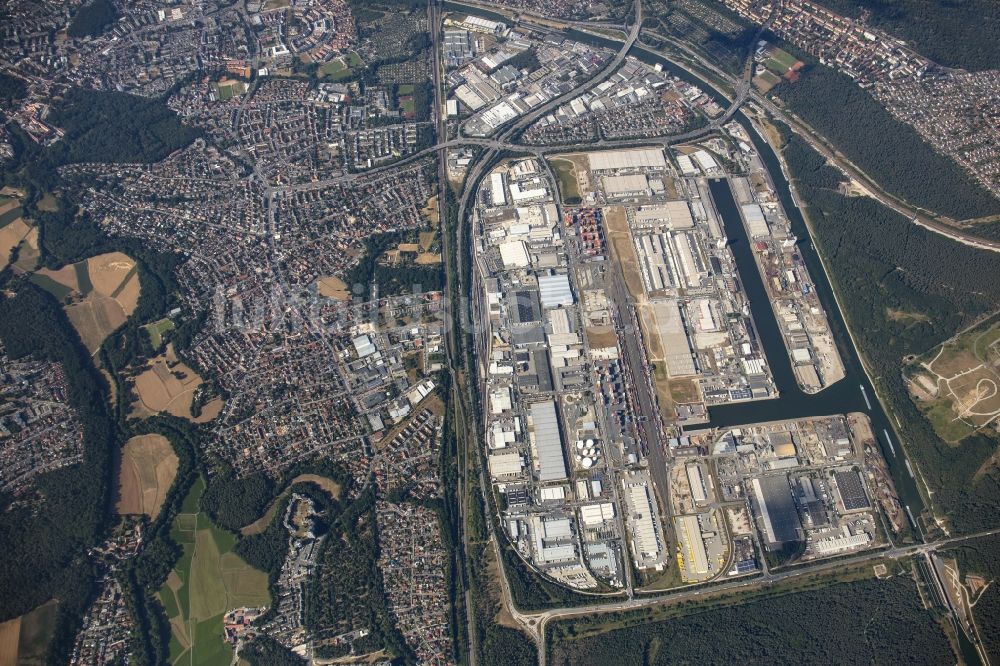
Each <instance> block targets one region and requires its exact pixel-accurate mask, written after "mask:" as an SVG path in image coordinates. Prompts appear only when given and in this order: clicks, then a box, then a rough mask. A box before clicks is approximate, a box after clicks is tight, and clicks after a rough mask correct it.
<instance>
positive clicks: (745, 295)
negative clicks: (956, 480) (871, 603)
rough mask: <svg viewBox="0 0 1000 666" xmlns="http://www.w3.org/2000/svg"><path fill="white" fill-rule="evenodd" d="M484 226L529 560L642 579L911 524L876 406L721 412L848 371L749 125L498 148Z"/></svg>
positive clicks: (733, 572)
mask: <svg viewBox="0 0 1000 666" xmlns="http://www.w3.org/2000/svg"><path fill="white" fill-rule="evenodd" d="M472 229H473V256H474V269H473V280H474V300H473V312H474V317H475V318H476V319H477V323H479V326H478V327H477V339H476V352H477V356H478V359H479V368H478V378H479V381H480V389H481V390H480V395H481V398H482V410H483V413H484V414H485V419H484V420H485V433H484V438H483V442H484V443H485V449H486V451H485V453H486V462H487V471H488V474H489V477H490V481H491V486H492V489H493V491H494V497H495V498H496V500H497V501H496V506H497V507H498V512H499V516H498V519H499V524H500V525H501V526H502V528H503V531H504V532H505V534H506V538H507V539H508V540H509V543H510V544H511V545H512V546H513V548H514V549H515V550H516V552H517V554H518V555H519V556H520V558H521V559H523V560H524V561H525V562H526V563H527V564H528V565H529V566H531V567H532V568H534V569H535V570H537V571H538V572H541V573H542V574H543V575H545V576H546V577H548V578H550V579H552V580H554V581H557V582H559V583H561V584H563V585H565V586H568V587H571V588H574V589H577V590H583V591H589V592H592V593H614V592H616V591H617V592H621V591H624V592H626V593H627V594H628V595H629V596H631V595H633V594H638V593H644V592H646V593H649V592H655V591H660V590H665V589H670V588H675V587H679V586H683V585H689V584H702V583H706V582H709V581H715V580H720V579H732V578H737V577H751V576H755V575H760V574H766V573H767V571H768V570H769V568H773V567H781V566H786V565H794V564H796V563H803V562H809V561H815V560H817V559H821V558H828V557H836V556H841V555H844V554H849V553H855V552H858V551H862V550H866V549H873V548H879V547H882V546H886V545H887V544H890V543H891V542H892V538H893V534H894V533H895V532H897V531H899V530H900V529H902V528H904V527H905V523H904V522H903V518H902V510H901V504H900V502H899V500H898V498H897V496H896V492H895V489H894V487H893V484H892V481H891V480H890V478H889V476H888V475H887V473H886V466H885V461H884V460H883V458H882V453H881V449H880V444H879V442H878V441H877V440H876V438H875V437H874V436H873V435H872V433H873V427H872V424H871V422H870V420H869V418H868V416H867V415H866V414H864V413H860V412H855V413H851V414H846V413H845V414H832V415H825V416H808V417H803V418H780V419H776V420H770V419H764V418H761V419H752V418H751V419H748V420H747V421H746V422H740V423H733V422H731V419H732V417H728V416H727V417H724V418H723V419H720V420H719V422H716V419H715V418H714V417H715V413H716V409H719V408H721V409H732V408H734V407H737V406H739V405H740V404H741V403H751V402H752V403H753V404H760V405H766V404H767V403H768V401H776V402H778V403H779V404H780V401H781V400H782V398H784V397H785V396H784V395H783V392H787V393H789V395H790V397H791V398H792V399H795V398H796V397H803V396H805V397H814V396H815V397H817V398H818V397H819V396H820V395H821V394H822V391H823V390H824V389H826V388H827V387H831V386H833V385H834V384H836V383H837V382H840V381H841V380H843V379H844V378H845V376H846V373H845V366H844V362H843V360H842V358H841V355H840V352H839V351H838V348H837V345H836V343H835V341H834V338H833V335H832V332H831V326H830V322H829V321H828V319H827V314H826V312H825V311H824V308H823V306H822V304H821V303H820V300H819V298H818V295H817V293H816V290H815V288H814V283H813V282H812V278H811V277H810V273H809V270H808V268H807V266H806V263H805V261H804V258H803V257H802V256H801V253H800V251H799V248H798V245H797V242H796V241H797V239H796V237H795V235H794V233H793V231H792V223H791V222H790V220H789V219H788V217H787V216H786V213H785V211H784V210H783V207H782V205H781V203H780V201H779V199H778V197H777V195H776V193H775V189H774V185H773V184H772V181H771V179H770V176H769V174H768V170H767V168H766V167H765V165H764V164H763V163H762V162H761V160H760V159H759V157H758V154H757V152H756V150H755V148H754V146H753V142H752V140H751V138H750V137H749V136H748V135H747V130H746V129H745V128H744V127H743V126H742V125H740V124H738V123H735V122H731V123H728V124H726V125H725V126H724V127H723V128H721V129H720V131H719V132H716V133H712V134H711V135H709V136H708V137H707V138H705V139H702V140H701V141H698V142H696V143H691V144H682V145H675V146H670V147H664V146H662V145H655V144H654V145H650V146H640V147H634V148H624V149H616V150H603V151H593V152H577V153H566V154H558V155H550V156H547V157H541V156H532V157H519V158H508V159H505V160H501V161H500V162H499V163H497V164H496V166H494V167H493V169H492V170H491V171H489V172H488V173H486V174H484V176H483V178H482V180H481V181H480V183H479V186H478V190H477V191H476V193H475V198H474V211H473V227H472ZM739 242H742V243H743V244H744V245H743V247H742V248H738V247H737V245H736V243H739ZM737 251H742V252H744V253H745V256H744V258H743V262H742V263H741V262H740V261H739V260H738V257H737ZM751 255H752V259H751V258H750V257H751ZM747 273H750V274H747ZM748 283H752V284H754V285H757V288H756V289H750V288H748V286H747V285H748ZM755 292H756V293H757V294H766V297H765V300H767V301H768V302H767V303H758V302H751V298H752V297H751V294H753V293H755ZM756 298H757V300H760V298H759V296H757V297H756ZM762 313H763V314H762ZM762 316H763V317H764V318H770V320H771V321H769V322H767V325H766V326H759V325H758V324H759V323H760V322H758V321H757V319H758V318H761V317H762ZM762 331H763V332H762ZM765 334H771V335H772V336H773V337H775V338H776V340H765V339H763V338H762V336H763V335H765ZM776 343H777V345H778V349H779V350H781V351H782V352H783V353H784V354H785V356H786V357H785V358H780V359H776V358H775V357H774V352H773V350H774V345H775V344H776ZM768 345H771V346H770V348H769V347H768ZM769 349H770V351H771V353H770V354H769V353H768V350H769ZM772 365H778V366H780V368H781V373H782V376H783V377H784V376H785V375H787V377H793V378H794V379H792V380H791V381H788V379H787V378H785V379H783V380H782V381H779V380H778V379H776V373H775V371H774V369H773V368H772ZM783 382H784V383H783ZM866 399H867V398H866ZM747 406H749V405H747ZM774 411H775V410H770V411H768V412H767V413H774ZM777 411H778V412H780V411H781V410H780V408H779V409H777ZM722 421H730V422H722ZM880 508H881V509H882V510H883V511H884V513H883V512H880V510H879V509H880Z"/></svg>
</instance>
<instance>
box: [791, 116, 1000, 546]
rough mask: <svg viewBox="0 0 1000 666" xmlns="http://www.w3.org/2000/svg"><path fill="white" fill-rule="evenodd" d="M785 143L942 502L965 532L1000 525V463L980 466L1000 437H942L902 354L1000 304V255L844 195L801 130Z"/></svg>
mask: <svg viewBox="0 0 1000 666" xmlns="http://www.w3.org/2000/svg"><path fill="white" fill-rule="evenodd" d="M785 131H786V136H787V135H788V134H787V133H788V131H787V128H786V130H785ZM783 152H784V157H785V160H786V161H787V163H788V166H789V169H790V171H791V173H792V175H793V176H794V178H795V184H796V187H797V189H798V191H799V194H800V195H801V198H802V199H803V200H804V201H805V202H807V204H808V206H807V208H806V211H807V213H808V215H809V218H810V220H811V223H812V229H813V232H814V238H815V240H816V242H817V246H818V249H819V250H820V251H821V253H822V254H823V256H824V258H825V259H826V261H827V266H828V268H829V269H830V271H831V278H832V281H833V284H834V287H835V289H836V290H837V292H838V293H839V294H841V295H842V299H841V302H842V304H843V306H844V309H845V315H846V317H847V320H848V323H849V324H850V326H851V330H852V331H853V332H854V335H855V337H856V338H857V340H858V345H859V347H860V348H861V352H862V355H863V356H864V357H865V358H866V360H867V362H868V364H869V366H870V368H871V370H872V375H873V376H875V377H876V384H877V385H878V388H879V390H880V395H882V396H883V397H884V398H885V399H886V400H887V402H888V405H889V407H890V411H892V412H895V414H896V416H897V417H898V419H894V420H895V421H896V422H898V423H899V428H900V435H901V437H902V439H903V441H904V443H905V444H906V446H907V452H908V453H909V454H910V455H911V457H912V458H913V460H914V462H915V463H916V466H917V467H918V468H919V470H920V472H921V474H922V475H923V477H924V479H925V480H926V481H927V484H928V485H929V486H930V489H931V491H932V492H933V493H934V503H935V506H936V508H937V509H938V510H939V511H943V512H945V513H947V514H948V517H949V519H950V522H951V526H952V528H954V529H955V530H958V531H974V530H978V529H984V528H987V527H995V526H996V525H997V524H998V523H1000V470H997V468H996V467H995V466H991V467H988V468H987V469H986V470H985V471H984V473H982V474H978V475H977V470H979V468H980V466H981V465H982V464H983V463H984V462H985V461H986V460H987V458H989V457H990V456H991V455H992V454H993V452H994V451H995V449H996V446H997V444H996V442H995V441H994V440H993V439H991V438H988V437H986V436H982V435H978V436H973V437H970V438H967V439H965V440H964V441H963V442H962V443H961V444H960V445H959V446H948V445H946V444H945V443H943V442H942V441H941V440H940V439H939V438H938V437H937V436H936V435H935V433H934V431H933V429H932V427H931V425H930V423H928V422H927V420H926V419H925V418H924V417H923V416H922V415H921V414H920V412H919V411H918V410H917V408H916V407H915V406H914V405H913V403H912V402H911V401H910V399H909V396H908V394H907V392H906V388H905V385H904V384H903V378H902V360H903V358H904V357H905V356H908V355H911V354H920V353H923V352H925V351H927V350H928V349H930V348H932V347H934V346H935V345H937V344H939V343H940V342H942V341H944V340H945V339H947V338H948V337H950V336H951V335H952V334H954V333H955V332H956V331H957V330H959V329H960V328H961V327H963V326H966V325H968V324H970V323H972V322H973V321H975V320H977V319H978V318H980V317H982V316H984V315H986V314H988V313H991V312H994V311H996V310H997V309H1000V255H997V254H995V253H991V252H985V251H981V250H976V249H974V248H970V247H967V246H965V245H961V244H959V243H955V242H952V241H949V240H947V239H945V238H944V237H942V236H939V235H937V234H934V233H932V232H929V231H926V230H924V229H922V228H920V227H918V226H916V225H914V224H912V223H911V222H910V221H909V220H907V219H905V218H903V217H902V216H900V215H898V214H896V213H894V212H893V211H890V210H889V209H887V208H885V207H883V206H882V205H880V204H878V203H877V202H875V201H874V200H872V199H869V198H866V197H847V196H844V195H842V194H840V193H839V191H838V189H837V188H838V186H839V184H840V181H841V180H842V176H841V175H840V173H839V172H838V171H836V170H835V169H833V168H831V167H829V166H828V165H827V164H826V162H825V160H824V159H823V158H822V157H821V156H820V155H818V154H817V153H816V152H815V151H813V150H812V148H810V147H809V146H808V145H807V144H806V143H805V142H804V141H802V140H801V139H799V138H798V137H796V136H789V137H788V138H787V143H786V145H785V147H784V149H783ZM785 203H786V206H787V205H788V202H787V201H786V202H785ZM799 235H800V236H801V235H802V234H801V233H799ZM811 270H812V269H811ZM974 479H975V480H974Z"/></svg>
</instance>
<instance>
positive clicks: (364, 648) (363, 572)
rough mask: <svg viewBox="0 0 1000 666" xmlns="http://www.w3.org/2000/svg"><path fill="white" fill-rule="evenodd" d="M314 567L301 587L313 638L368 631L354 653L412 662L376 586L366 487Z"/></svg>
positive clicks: (371, 495) (371, 498)
mask: <svg viewBox="0 0 1000 666" xmlns="http://www.w3.org/2000/svg"><path fill="white" fill-rule="evenodd" d="M316 569H317V572H316V575H315V576H313V578H311V579H310V580H309V582H308V584H307V586H306V601H305V623H304V624H305V626H306V627H307V628H308V629H309V630H310V631H312V632H315V636H316V638H317V639H324V638H332V637H333V636H337V635H339V634H342V633H345V632H348V631H353V630H356V629H368V630H369V631H370V632H371V633H369V634H368V635H367V636H365V637H364V638H361V639H359V640H358V641H356V642H355V644H354V647H355V652H357V653H359V654H361V653H366V652H374V651H377V650H380V649H383V648H385V649H387V650H389V651H390V652H391V653H394V654H396V655H397V656H399V657H401V658H402V659H403V661H405V662H407V663H411V662H412V661H413V660H414V657H413V654H412V652H411V650H410V648H409V647H408V646H407V645H406V642H405V641H404V640H403V637H402V636H401V635H400V634H399V632H398V630H397V629H396V626H395V623H394V622H393V620H392V617H391V614H390V612H389V608H388V606H387V604H386V598H385V593H384V591H383V588H382V574H381V572H380V571H379V569H378V536H377V529H376V526H375V490H374V488H373V487H372V486H369V487H368V488H367V489H366V490H364V491H363V492H362V493H361V495H360V497H358V499H356V500H355V501H354V502H353V503H352V504H351V505H350V506H348V507H347V508H346V509H345V510H344V511H343V513H341V515H340V517H339V518H338V519H337V520H336V521H335V522H334V523H333V525H332V526H331V529H330V535H329V536H328V537H327V539H325V540H324V541H323V544H322V546H321V551H320V555H319V561H318V562H317V566H316Z"/></svg>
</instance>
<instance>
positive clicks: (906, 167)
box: [774, 64, 1000, 220]
mask: <svg viewBox="0 0 1000 666" xmlns="http://www.w3.org/2000/svg"><path fill="white" fill-rule="evenodd" d="M774 94H775V95H777V96H778V97H779V98H780V99H781V100H782V101H783V102H784V103H785V105H786V106H787V107H788V108H789V110H791V111H792V112H794V113H795V114H796V115H797V116H799V117H800V118H802V119H803V120H805V121H806V122H807V123H809V125H811V126H812V127H813V128H815V129H816V130H817V131H818V132H819V133H820V134H822V135H823V136H824V137H826V138H827V139H829V140H830V141H831V142H832V143H833V144H834V145H835V146H836V147H837V149H838V150H839V151H840V152H841V153H843V154H844V155H846V156H847V157H848V158H849V159H850V160H851V161H852V162H853V163H854V164H856V165H857V166H858V167H859V168H860V169H861V170H862V171H864V172H865V173H866V174H868V175H869V176H871V177H872V178H873V179H874V180H875V181H876V182H877V183H879V184H880V185H881V186H882V187H884V188H885V189H886V191H887V192H889V193H891V194H894V195H896V196H899V197H900V198H902V199H904V200H906V201H907V202H909V203H911V204H913V205H914V206H919V207H922V208H926V209H928V210H931V211H933V212H935V213H940V214H943V215H947V216H949V217H953V218H955V219H960V220H961V219H967V218H974V217H982V216H985V215H992V214H996V213H998V212H1000V200H998V199H997V198H996V197H994V196H993V195H992V194H990V193H989V192H987V191H986V190H985V189H983V188H982V187H981V186H980V185H978V184H977V183H976V182H975V181H973V180H972V177H971V176H969V175H968V174H967V173H966V172H965V171H964V170H962V168H961V167H959V166H958V165H957V164H956V163H955V162H953V161H952V160H951V159H949V158H948V157H945V156H944V155H941V154H939V153H936V152H935V151H934V149H933V148H931V147H930V145H929V144H927V143H926V142H925V141H924V140H923V139H922V138H921V137H920V135H919V134H917V132H916V130H914V129H913V128H912V127H910V126H909V125H906V124H904V123H901V122H899V121H898V120H896V119H895V118H893V117H892V115H891V114H890V113H889V112H888V111H887V110H885V108H883V107H882V105H881V104H879V103H878V102H876V101H875V99H873V98H872V96H871V95H869V94H868V92H866V91H865V90H862V89H861V88H859V87H858V86H857V84H855V83H854V81H852V80H851V79H850V78H849V77H848V76H846V75H844V74H840V73H839V72H836V71H834V70H832V69H830V68H829V67H826V66H824V65H820V64H811V65H809V66H808V67H807V68H806V69H805V70H804V73H803V76H802V78H801V79H800V80H798V81H797V82H795V83H794V84H787V83H786V84H782V85H780V86H778V87H777V88H775V89H774ZM830 100H837V102H836V104H831V103H830Z"/></svg>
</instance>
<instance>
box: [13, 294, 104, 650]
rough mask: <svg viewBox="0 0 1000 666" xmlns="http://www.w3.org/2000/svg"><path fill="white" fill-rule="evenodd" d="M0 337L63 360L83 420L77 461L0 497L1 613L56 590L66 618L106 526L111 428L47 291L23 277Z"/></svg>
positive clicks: (96, 384) (84, 588)
mask: <svg viewBox="0 0 1000 666" xmlns="http://www.w3.org/2000/svg"><path fill="white" fill-rule="evenodd" d="M0 339H2V340H3V343H4V345H5V346H6V348H7V354H8V355H9V356H10V357H11V358H21V357H23V356H26V355H28V354H33V355H34V356H35V357H36V358H43V359H48V360H52V361H57V362H59V363H61V364H62V367H63V371H64V373H65V375H66V381H67V384H68V397H69V402H70V404H71V405H72V406H73V407H74V409H76V411H77V414H78V416H79V418H80V421H81V423H82V424H83V462H82V463H81V464H78V465H72V466H70V467H64V468H62V469H59V470H56V471H53V472H49V473H47V474H43V475H41V476H40V477H38V479H37V481H36V483H35V491H36V492H35V494H34V495H31V494H29V495H27V496H26V497H25V498H22V499H21V501H18V502H17V503H16V504H12V498H11V497H0V505H2V511H0V543H3V545H4V552H5V557H4V566H3V567H0V598H2V599H3V605H2V608H0V620H6V619H9V618H12V617H16V616H18V615H21V614H22V613H25V612H27V611H29V610H31V609H32V608H35V607H36V606H39V605H40V604H42V603H44V602H46V601H48V600H49V599H51V598H52V597H58V598H59V599H60V600H61V601H62V603H61V604H60V613H61V615H64V616H65V620H66V622H72V621H73V620H74V619H75V620H78V618H79V614H80V613H81V612H82V606H83V604H84V603H86V601H87V597H88V595H89V594H90V591H91V588H90V585H91V578H90V577H91V576H92V574H93V572H92V568H91V565H90V564H89V561H88V558H87V557H86V549H87V548H88V547H90V546H92V545H93V544H94V542H95V540H96V539H97V538H98V536H99V535H100V534H101V533H102V531H103V530H104V528H105V527H106V526H107V521H108V516H109V514H110V481H111V475H112V470H113V467H114V465H113V462H112V461H113V455H114V450H115V448H116V446H117V443H118V441H119V438H118V433H117V431H116V429H115V426H114V423H113V422H112V419H111V417H110V414H109V412H108V408H107V403H106V402H105V399H104V391H105V388H104V386H103V381H102V379H101V378H100V376H99V375H98V374H97V370H96V369H95V368H94V365H93V363H92V362H91V359H90V354H89V353H88V352H87V350H86V349H85V348H84V347H83V345H82V343H81V342H80V338H79V336H77V334H76V331H75V330H74V329H73V327H72V326H71V325H70V323H69V321H68V320H67V319H66V315H65V314H64V313H63V310H62V308H61V307H60V305H59V303H57V302H56V300H55V299H54V298H53V297H52V296H51V295H50V294H48V293H47V292H45V291H43V290H42V289H41V288H39V287H36V286H35V285H33V284H31V283H28V282H22V283H21V284H20V285H19V287H18V290H17V292H16V295H14V296H8V297H6V298H4V299H3V300H2V301H0ZM74 614H75V615H76V617H74ZM64 624H65V622H63V623H61V626H60V628H59V631H57V640H60V636H59V632H61V631H63V625H64Z"/></svg>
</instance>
